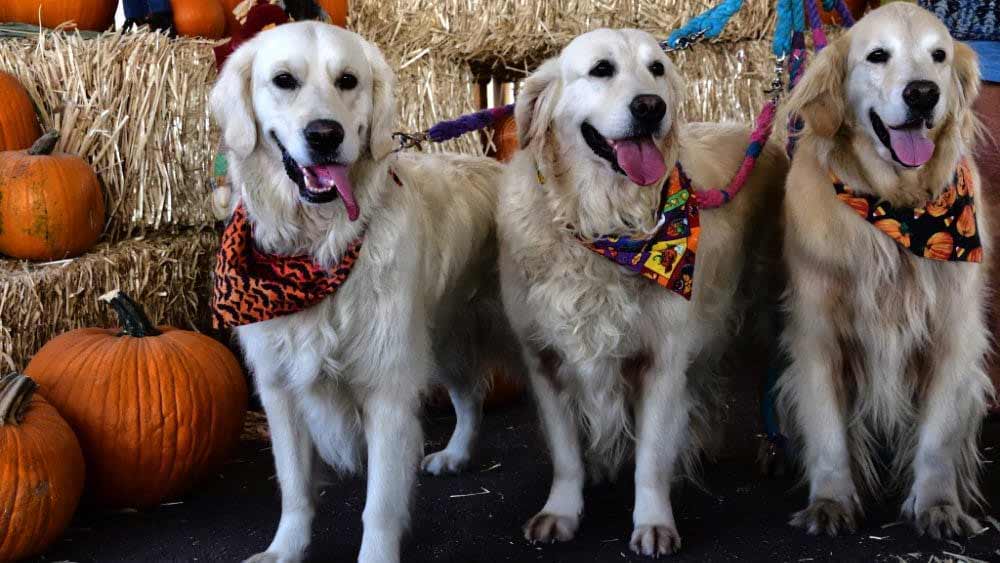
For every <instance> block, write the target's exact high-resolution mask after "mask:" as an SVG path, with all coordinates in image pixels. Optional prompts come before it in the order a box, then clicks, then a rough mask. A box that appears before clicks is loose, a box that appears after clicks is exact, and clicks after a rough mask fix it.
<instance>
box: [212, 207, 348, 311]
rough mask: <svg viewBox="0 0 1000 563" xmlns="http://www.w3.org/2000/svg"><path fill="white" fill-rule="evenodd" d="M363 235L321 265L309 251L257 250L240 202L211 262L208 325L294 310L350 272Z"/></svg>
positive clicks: (316, 300) (322, 295) (319, 298)
mask: <svg viewBox="0 0 1000 563" xmlns="http://www.w3.org/2000/svg"><path fill="white" fill-rule="evenodd" d="M362 241H363V237H362V238H359V239H358V240H356V241H354V242H353V243H351V246H350V247H348V249H347V250H346V251H345V252H344V256H343V257H342V258H341V259H340V262H339V263H338V264H336V265H335V266H334V267H333V268H330V269H326V268H323V267H321V266H319V265H317V264H316V263H315V262H314V261H313V259H312V258H311V257H309V256H276V255H274V254H266V253H264V252H261V251H259V250H257V249H256V248H255V247H254V244H253V232H252V229H251V226H250V222H249V221H247V215H246V210H245V209H244V208H243V205H242V204H240V205H239V206H238V207H237V208H236V211H235V212H234V213H233V218H232V221H231V222H230V223H229V226H228V227H226V231H225V232H224V233H223V234H222V248H220V249H219V256H218V260H217V262H216V265H215V291H214V292H213V294H212V315H213V318H212V325H213V326H214V327H215V328H216V329H221V328H232V327H237V326H242V325H247V324H251V323H258V322H261V321H266V320H269V319H274V318H277V317H283V316H285V315H291V314H292V313H298V312H299V311H303V310H305V309H308V308H309V307H312V306H313V305H315V304H317V303H319V302H320V301H322V300H323V299H324V298H326V297H328V296H330V295H333V293H334V292H336V291H337V288H339V287H340V286H341V285H343V283H344V282H345V281H346V280H347V276H348V275H350V273H351V269H352V268H353V266H354V263H355V262H356V261H357V259H358V253H360V252H361V243H362Z"/></svg>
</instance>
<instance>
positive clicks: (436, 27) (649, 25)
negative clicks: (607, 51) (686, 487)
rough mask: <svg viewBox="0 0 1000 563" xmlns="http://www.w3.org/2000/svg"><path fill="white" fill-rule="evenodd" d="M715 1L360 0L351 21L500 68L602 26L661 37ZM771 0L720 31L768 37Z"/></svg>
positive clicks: (414, 45) (362, 29) (734, 36)
mask: <svg viewBox="0 0 1000 563" xmlns="http://www.w3.org/2000/svg"><path fill="white" fill-rule="evenodd" d="M713 4H714V2H692V1H691V0H355V1H353V2H351V11H350V12H351V13H350V26H351V28H352V29H355V30H356V31H358V32H359V33H360V34H361V35H364V36H365V37H368V38H370V39H372V40H375V41H378V42H379V43H380V44H381V45H382V46H383V47H384V48H387V50H389V51H392V52H395V53H399V57H400V58H403V59H406V58H408V57H412V56H413V54H415V53H418V52H420V51H423V50H425V49H427V50H430V52H431V53H433V54H434V55H438V56H443V57H449V58H453V59H459V60H467V61H475V62H477V63H482V64H485V65H487V66H488V67H490V68H492V69H494V70H498V69H507V68H510V69H514V70H517V69H524V68H533V67H535V66H536V65H537V64H538V63H539V62H541V61H542V60H543V59H545V58H547V57H550V56H552V55H554V54H555V53H557V52H558V51H559V49H561V48H562V47H563V46H564V45H566V44H567V43H569V41H570V40H571V39H573V38H574V37H576V36H577V35H579V34H580V33H583V32H585V31H588V30H591V29H596V28H599V27H636V28H640V29H644V30H646V31H649V32H650V33H652V34H653V35H654V36H656V37H657V38H660V39H665V38H666V37H667V35H669V33H670V32H671V31H672V30H673V29H675V28H677V27H679V26H680V25H682V24H683V23H685V22H686V21H687V20H688V19H690V18H691V17H692V16H694V15H696V14H698V13H700V12H701V11H703V10H705V9H707V8H709V7H710V6H711V5H713ZM773 28H774V3H773V2H771V0H746V2H745V4H744V6H743V9H742V10H740V12H739V13H738V14H737V15H736V16H735V17H734V18H733V19H732V21H731V22H730V24H729V25H728V26H727V27H726V30H725V32H724V33H723V35H722V37H721V38H720V39H721V40H723V41H735V40H747V39H763V38H765V37H769V36H770V35H771V33H772V31H773Z"/></svg>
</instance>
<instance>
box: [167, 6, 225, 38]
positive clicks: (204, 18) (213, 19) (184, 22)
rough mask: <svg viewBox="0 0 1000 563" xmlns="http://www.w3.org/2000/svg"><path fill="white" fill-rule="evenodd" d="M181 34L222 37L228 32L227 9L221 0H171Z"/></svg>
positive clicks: (176, 26) (178, 31) (175, 25)
mask: <svg viewBox="0 0 1000 563" xmlns="http://www.w3.org/2000/svg"><path fill="white" fill-rule="evenodd" d="M171 7H172V8H173V11H174V27H175V28H176V29H177V33H178V34H179V35H184V36H186V37H207V38H208V39H221V38H222V37H224V36H225V34H226V9H225V8H224V7H223V6H222V3H221V1H220V0H171Z"/></svg>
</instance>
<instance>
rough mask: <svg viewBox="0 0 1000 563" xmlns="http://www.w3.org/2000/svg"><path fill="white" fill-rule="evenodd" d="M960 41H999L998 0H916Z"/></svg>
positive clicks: (999, 18)
mask: <svg viewBox="0 0 1000 563" xmlns="http://www.w3.org/2000/svg"><path fill="white" fill-rule="evenodd" d="M917 3H918V4H920V5H921V6H923V7H924V8H927V9H928V10H930V11H932V12H934V15H936V16H937V17H938V18H940V19H941V21H943V22H944V24H945V25H946V26H948V29H949V30H951V35H952V36H953V37H954V38H955V39H958V40H961V41H969V40H977V39H978V40H981V41H1000V0H918V2H917Z"/></svg>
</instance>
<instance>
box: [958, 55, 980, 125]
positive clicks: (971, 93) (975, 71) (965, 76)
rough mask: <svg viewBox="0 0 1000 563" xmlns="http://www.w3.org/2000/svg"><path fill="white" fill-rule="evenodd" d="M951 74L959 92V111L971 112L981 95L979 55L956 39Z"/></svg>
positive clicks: (960, 112)
mask: <svg viewBox="0 0 1000 563" xmlns="http://www.w3.org/2000/svg"><path fill="white" fill-rule="evenodd" d="M951 76H952V82H953V85H954V87H955V91H956V92H957V93H958V108H957V109H958V113H959V114H962V113H963V112H971V111H972V104H973V103H975V101H976V98H978V97H979V57H978V56H977V55H976V52H975V51H973V50H972V48H971V47H969V46H968V45H966V44H965V43H961V42H959V41H955V60H954V61H952V63H951Z"/></svg>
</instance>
